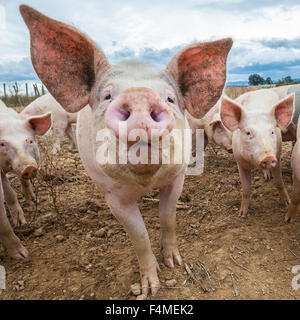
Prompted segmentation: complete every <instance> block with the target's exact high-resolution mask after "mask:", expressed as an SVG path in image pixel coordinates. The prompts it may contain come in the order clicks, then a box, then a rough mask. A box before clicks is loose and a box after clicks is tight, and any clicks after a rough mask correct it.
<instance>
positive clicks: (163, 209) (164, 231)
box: [159, 174, 184, 268]
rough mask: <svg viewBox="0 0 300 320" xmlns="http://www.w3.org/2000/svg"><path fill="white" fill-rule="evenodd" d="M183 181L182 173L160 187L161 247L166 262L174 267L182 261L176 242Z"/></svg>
mask: <svg viewBox="0 0 300 320" xmlns="http://www.w3.org/2000/svg"><path fill="white" fill-rule="evenodd" d="M183 182H184V175H183V174H180V175H179V176H177V177H176V178H175V180H174V181H173V182H172V183H171V184H169V185H167V186H165V187H163V188H161V189H160V201H159V217H160V227H161V233H160V247H161V250H162V254H163V257H164V263H165V265H166V266H168V267H170V268H174V263H176V264H178V265H181V263H182V260H181V257H180V254H179V251H178V248H177V243H176V204H177V201H178V199H179V197H180V195H181V192H182V187H183Z"/></svg>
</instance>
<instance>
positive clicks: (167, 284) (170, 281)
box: [166, 279, 177, 287]
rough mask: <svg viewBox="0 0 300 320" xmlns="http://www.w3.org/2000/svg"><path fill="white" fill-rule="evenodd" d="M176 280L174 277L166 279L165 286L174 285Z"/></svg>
mask: <svg viewBox="0 0 300 320" xmlns="http://www.w3.org/2000/svg"><path fill="white" fill-rule="evenodd" d="M176 283H177V281H176V280H175V279H171V280H167V281H166V286H167V287H174V286H176Z"/></svg>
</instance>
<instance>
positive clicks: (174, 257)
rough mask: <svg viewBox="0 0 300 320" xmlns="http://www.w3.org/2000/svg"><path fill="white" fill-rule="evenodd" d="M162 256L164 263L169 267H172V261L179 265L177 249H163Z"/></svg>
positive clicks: (180, 261) (179, 258) (179, 259)
mask: <svg viewBox="0 0 300 320" xmlns="http://www.w3.org/2000/svg"><path fill="white" fill-rule="evenodd" d="M163 256H164V263H165V265H166V266H167V267H169V268H174V263H175V264H178V265H179V266H181V263H182V259H181V256H180V253H179V251H178V249H177V248H176V247H175V248H169V249H167V250H166V249H164V250H163Z"/></svg>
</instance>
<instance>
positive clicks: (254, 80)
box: [248, 73, 265, 86]
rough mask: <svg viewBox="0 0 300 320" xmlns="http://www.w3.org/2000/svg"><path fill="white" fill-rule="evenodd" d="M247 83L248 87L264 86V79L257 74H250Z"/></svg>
mask: <svg viewBox="0 0 300 320" xmlns="http://www.w3.org/2000/svg"><path fill="white" fill-rule="evenodd" d="M248 81H249V85H250V86H259V85H262V84H265V79H264V78H263V77H261V76H260V75H259V74H257V73H253V74H250V76H249V78H248Z"/></svg>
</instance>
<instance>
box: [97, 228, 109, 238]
mask: <svg viewBox="0 0 300 320" xmlns="http://www.w3.org/2000/svg"><path fill="white" fill-rule="evenodd" d="M105 234H106V231H105V229H104V228H101V229H99V230H98V231H96V232H95V236H96V237H100V238H102V237H104V236H105Z"/></svg>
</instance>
